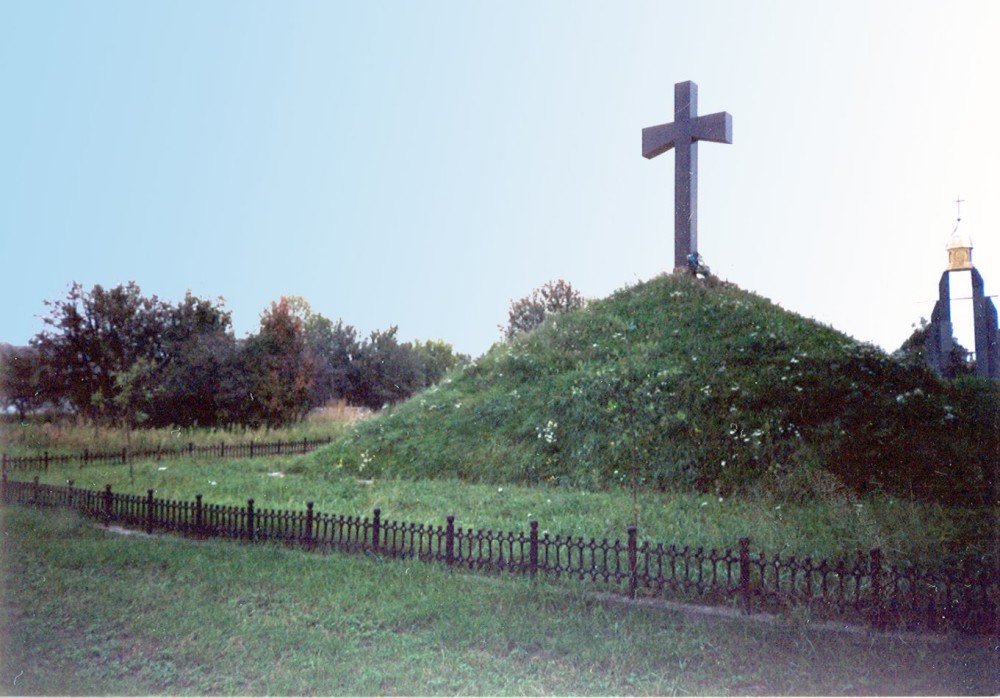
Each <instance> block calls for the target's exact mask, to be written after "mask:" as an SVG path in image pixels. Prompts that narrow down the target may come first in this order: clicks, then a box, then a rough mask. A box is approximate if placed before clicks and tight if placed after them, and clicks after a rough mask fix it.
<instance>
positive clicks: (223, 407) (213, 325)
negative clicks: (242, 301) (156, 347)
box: [150, 292, 242, 426]
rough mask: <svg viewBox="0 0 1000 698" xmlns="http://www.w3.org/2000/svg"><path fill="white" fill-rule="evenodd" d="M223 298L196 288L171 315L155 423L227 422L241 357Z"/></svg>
mask: <svg viewBox="0 0 1000 698" xmlns="http://www.w3.org/2000/svg"><path fill="white" fill-rule="evenodd" d="M223 303H224V301H223V299H221V298H219V299H217V300H216V302H215V303H214V304H213V303H211V302H209V301H206V300H203V299H200V298H197V297H195V296H193V295H191V293H190V292H188V293H187V295H186V296H185V298H184V301H183V302H181V303H178V304H177V306H175V307H173V308H172V309H171V310H170V313H169V314H168V319H167V323H166V328H165V330H164V336H163V339H162V347H163V354H164V363H163V366H162V368H161V370H160V371H159V380H160V391H159V393H158V395H157V399H156V401H155V405H154V407H153V409H152V414H151V418H150V423H151V424H153V425H155V426H166V425H171V424H173V425H177V426H193V425H201V426H215V425H217V424H222V423H227V422H228V421H229V420H230V419H231V417H232V414H231V413H232V408H231V406H229V405H227V404H226V399H227V394H228V393H227V391H226V390H224V388H223V386H224V384H226V383H227V382H231V378H232V377H231V376H230V375H229V374H230V372H233V371H239V370H242V369H241V367H240V366H239V365H238V362H237V361H236V352H237V350H236V339H235V337H234V336H233V333H232V328H231V320H230V313H229V312H228V311H226V310H225V309H224V307H223Z"/></svg>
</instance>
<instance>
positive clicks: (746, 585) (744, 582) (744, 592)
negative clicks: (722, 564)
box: [740, 538, 750, 615]
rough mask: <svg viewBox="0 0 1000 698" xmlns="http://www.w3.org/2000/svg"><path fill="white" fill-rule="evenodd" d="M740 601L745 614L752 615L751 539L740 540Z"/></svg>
mask: <svg viewBox="0 0 1000 698" xmlns="http://www.w3.org/2000/svg"><path fill="white" fill-rule="evenodd" d="M740 600H741V601H742V602H743V612H744V613H746V614H747V615H749V614H750V539H749V538H740Z"/></svg>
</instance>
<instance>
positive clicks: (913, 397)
mask: <svg viewBox="0 0 1000 698" xmlns="http://www.w3.org/2000/svg"><path fill="white" fill-rule="evenodd" d="M998 454H1000V390H998V386H997V385H996V384H994V383H991V382H986V381H982V380H977V379H975V378H963V379H961V380H957V381H955V382H951V383H946V382H942V381H940V380H939V379H937V378H936V377H935V376H934V375H933V374H932V373H931V372H930V371H929V370H928V369H927V368H926V367H925V366H924V365H923V364H922V363H920V362H919V361H916V360H901V359H898V358H893V357H891V356H889V355H887V354H885V353H884V352H881V351H879V350H877V349H875V348H874V347H871V346H869V345H864V344H861V343H859V342H857V341H855V340H852V339H850V338H849V337H847V336H845V335H843V334H841V333H839V332H837V331H835V330H833V329H831V328H829V327H825V326H822V325H820V324H818V323H816V322H814V321H811V320H807V319H805V318H802V317H800V316H797V315H794V314H792V313H789V312H787V311H784V310H782V309H780V308H779V307H777V306H775V305H774V304H772V303H771V302H769V301H767V300H765V299H763V298H761V297H759V296H756V295H754V294H751V293H747V292H744V291H741V290H740V289H738V288H736V287H734V286H731V285H729V284H725V283H722V282H719V281H718V280H715V279H711V278H710V279H707V280H697V279H694V278H691V277H689V276H684V275H673V276H662V277H659V278H657V279H654V280H652V281H650V282H647V283H644V284H640V285H638V286H636V287H634V288H629V289H625V290H622V291H619V292H618V293H615V294H614V295H612V296H611V297H609V298H607V299H604V300H601V301H595V302H592V303H591V304H590V305H589V306H588V307H587V308H586V309H584V310H579V311H576V312H571V313H568V314H565V315H553V316H551V317H549V318H548V319H547V320H546V321H545V322H544V323H543V324H542V325H541V326H540V327H539V328H538V329H536V330H535V331H533V332H529V333H525V334H520V335H518V336H517V337H515V338H514V339H513V340H512V341H510V342H507V343H503V344H498V345H496V346H494V347H493V348H492V349H491V350H490V351H489V352H488V353H487V354H486V355H485V356H484V357H482V358H481V359H479V360H478V361H477V362H475V363H474V364H473V365H471V366H469V367H467V368H465V369H464V370H461V371H458V372H456V373H453V374H451V375H450V376H449V377H448V378H446V379H445V381H444V382H443V383H441V384H439V385H437V386H434V387H431V388H430V389H428V390H426V391H424V392H422V393H420V394H418V395H416V396H415V397H414V398H412V399H410V400H409V401H407V402H406V403H404V404H400V405H398V406H396V407H394V408H392V409H391V410H389V411H387V412H386V413H384V414H381V415H379V416H378V417H376V418H373V419H370V420H366V421H365V422H362V423H358V424H357V425H355V427H354V429H353V430H352V432H351V433H350V434H349V435H348V436H346V437H345V438H343V439H341V440H339V441H338V442H336V443H335V444H333V445H332V446H331V447H328V448H326V449H323V450H321V451H318V452H317V453H316V454H313V455H312V456H311V457H310V458H311V460H312V462H313V463H314V464H315V466H316V467H320V468H343V469H346V470H347V471H349V472H351V473H355V474H357V475H359V476H361V477H372V476H373V475H388V476H393V477H396V476H402V477H413V478H440V477H456V478H460V479H465V480H469V481H475V482H494V483H508V482H522V483H538V482H550V483H558V484H564V485H570V486H575V487H580V488H583V489H588V490H595V489H601V488H605V487H609V486H614V485H619V484H625V485H627V484H630V483H631V482H635V483H636V484H637V486H638V487H640V488H642V489H648V488H653V489H660V490H668V489H669V490H680V491H687V492H705V493H713V494H716V495H719V496H729V495H732V494H737V493H741V494H749V495H760V494H763V495H766V496H769V497H774V498H777V499H779V500H780V501H796V500H807V499H813V498H817V497H825V496H833V495H837V494H838V493H843V492H849V493H854V494H863V493H866V492H884V493H887V494H890V495H893V496H900V497H916V498H922V499H927V500H932V501H937V502H942V503H962V504H965V505H970V506H977V507H981V506H987V505H989V506H993V505H994V504H995V501H996V499H995V497H996V490H995V488H996V482H995V478H996V469H997V463H998V460H1000V459H998Z"/></svg>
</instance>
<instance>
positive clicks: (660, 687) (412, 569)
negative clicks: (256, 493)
mask: <svg viewBox="0 0 1000 698" xmlns="http://www.w3.org/2000/svg"><path fill="white" fill-rule="evenodd" d="M0 529H2V530H0V554H2V561H3V565H2V571H0V579H2V585H3V601H2V615H0V623H2V627H0V637H2V643H3V644H2V647H0V693H3V694H18V695H59V694H76V695H80V694H93V695H102V694H116V695H120V694H128V695H140V694H172V695H192V694H224V695H237V694H239V695H263V694H285V695H304V694H326V695H373V694H389V695H398V694H433V695H444V694H496V695H515V694H531V695H540V694H566V695H620V694H636V695H638V694H658V695H673V694H685V693H687V694H690V693H694V694H715V695H727V694H796V695H807V694H825V695H840V694H847V695H858V694H909V695H917V694H928V695H934V694H987V693H993V692H995V691H996V690H997V688H998V684H997V683H996V681H997V674H996V666H997V665H996V663H995V660H996V656H995V651H996V650H995V649H994V647H993V644H995V643H990V642H988V639H986V638H958V637H945V638H933V639H931V638H921V637H912V636H911V637H897V636H874V635H866V634H845V633H838V632H829V631H822V630H816V629H812V628H810V627H809V626H808V625H804V624H799V625H793V626H785V627H771V626H767V625H762V624H756V623H753V622H747V621H744V620H742V619H737V620H725V619H719V618H713V619H705V618H701V617H697V616H695V617H692V616H687V615H681V614H678V613H676V612H671V611H668V610H663V609H650V608H642V607H629V606H626V605H621V604H611V603H606V602H602V601H599V600H596V599H594V598H591V597H587V596H582V595H577V594H574V593H570V592H566V591H564V590H559V589H555V588H551V587H548V586H546V585H544V584H540V585H538V586H537V587H532V586H531V584H530V583H529V582H527V581H524V580H517V579H509V578H504V579H503V580H501V581H498V580H495V579H491V578H477V577H467V576H463V575H460V574H452V573H450V572H449V571H448V570H445V569H443V568H440V567H438V566H434V565H420V564H413V565H407V564H406V563H403V562H383V561H381V560H379V559H375V558H371V557H365V556H341V555H336V554H331V555H327V556H322V555H311V554H306V553H303V552H301V551H297V550H290V549H284V548H278V547H269V546H256V547H251V546H247V545H239V544H233V543H224V542H217V541H208V542H194V541H189V540H184V539H180V538H174V537H161V538H154V539H145V538H140V537H136V536H129V537H121V536H115V535H111V534H108V533H106V532H104V531H103V530H101V529H100V527H98V526H95V525H93V524H92V523H90V522H86V521H83V520H81V519H80V518H78V517H76V516H74V515H72V514H69V513H66V512H53V511H33V510H29V509H19V508H4V509H0Z"/></svg>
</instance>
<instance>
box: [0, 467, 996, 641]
mask: <svg viewBox="0 0 1000 698" xmlns="http://www.w3.org/2000/svg"><path fill="white" fill-rule="evenodd" d="M0 501H2V502H3V503H4V504H19V505H28V506H39V507H67V508H71V509H75V510H78V511H80V512H81V513H82V514H84V515H85V516H89V517H92V518H95V519H98V520H101V521H103V522H104V523H105V524H111V523H114V524H117V525H122V526H131V527H136V528H144V529H145V531H146V532H147V533H153V532H154V531H163V532H171V533H180V534H183V535H187V536H194V537H200V538H230V539H235V540H242V541H247V542H268V541H270V542H276V543H283V544H286V545H295V546H303V547H306V548H309V549H317V550H339V551H344V552H370V553H375V554H377V555H381V556H385V557H389V558H402V559H411V560H421V561H426V562H438V563H443V564H445V565H448V566H450V567H454V568H460V569H468V570H472V571H480V572H485V573H496V574H501V573H508V574H517V575H525V576H530V577H532V578H535V577H537V576H544V577H548V578H551V579H553V580H557V581H559V582H573V583H578V584H585V585H588V586H591V587H595V586H596V587H598V588H601V589H606V590H609V591H612V592H616V593H622V594H627V595H629V596H632V597H636V596H650V597H661V598H665V599H677V600H685V601H694V602H698V603H703V604H714V605H718V604H727V605H734V606H738V607H739V608H741V609H742V610H743V611H744V612H745V613H752V612H755V611H757V612H777V611H781V610H783V609H788V608H791V607H800V608H805V609H808V611H809V612H810V614H813V615H814V616H815V617H818V618H836V619H842V620H844V621H846V622H859V623H864V624H870V625H872V626H874V627H876V628H879V629H883V628H889V627H892V628H907V629H926V630H958V631H961V632H969V633H977V634H978V633H993V634H996V633H997V632H1000V623H998V617H1000V578H998V577H1000V575H998V573H997V569H996V568H991V567H989V566H984V565H982V564H979V565H976V564H973V563H966V564H960V565H955V566H951V567H948V566H941V567H936V568H929V567H921V566H917V565H912V564H901V565H894V564H886V562H885V561H884V560H883V558H882V553H881V551H880V550H879V549H878V548H875V549H872V550H870V551H868V553H863V552H860V551H859V552H858V553H857V554H856V555H855V556H854V557H853V558H852V559H840V560H813V559H812V558H809V557H806V558H803V559H798V558H796V557H794V556H788V557H781V556H780V555H767V554H765V553H763V552H753V551H751V549H750V540H749V539H747V538H742V539H740V541H739V542H738V545H737V546H736V548H735V550H734V549H729V548H727V549H725V550H718V549H711V550H705V549H704V548H691V547H690V546H678V545H667V544H664V543H653V542H650V541H643V542H642V543H640V542H639V540H638V531H637V530H636V528H635V527H634V526H630V527H628V529H627V530H626V537H625V539H624V540H621V539H616V540H614V541H609V540H608V539H596V538H584V537H568V536H561V535H555V536H552V535H550V534H549V533H548V532H544V531H543V532H541V533H540V532H539V530H538V522H537V521H531V522H530V527H529V530H528V531H492V530H482V529H480V530H475V529H472V528H465V529H463V528H460V527H458V526H456V524H455V517H454V516H451V515H449V516H447V517H446V519H445V521H446V523H445V524H444V525H443V526H442V525H437V526H435V525H432V524H417V523H408V522H403V521H386V520H383V519H382V512H381V510H379V509H375V510H374V511H373V513H372V517H371V518H369V517H360V516H348V515H343V514H332V513H326V512H317V511H315V510H314V507H313V503H312V502H309V503H308V504H307V505H306V509H305V510H304V511H303V510H297V511H292V510H275V509H258V508H257V507H256V506H255V503H254V500H253V499H248V500H247V503H246V505H245V506H232V505H220V504H212V503H206V502H204V501H202V497H201V495H200V494H198V495H195V499H194V501H193V502H191V501H176V500H167V499H157V498H156V497H155V496H154V492H153V490H148V491H147V493H146V495H145V496H142V495H136V494H123V493H117V492H113V491H112V486H111V485H107V486H106V488H105V490H104V491H103V492H100V491H93V490H86V489H78V488H75V487H74V486H73V481H69V483H68V484H67V485H66V486H54V485H45V484H41V483H40V482H39V478H38V477H35V478H34V480H33V481H31V482H22V481H16V480H9V479H8V478H7V473H6V472H4V473H3V481H2V492H0Z"/></svg>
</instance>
